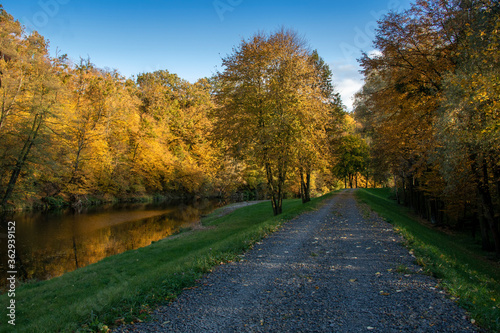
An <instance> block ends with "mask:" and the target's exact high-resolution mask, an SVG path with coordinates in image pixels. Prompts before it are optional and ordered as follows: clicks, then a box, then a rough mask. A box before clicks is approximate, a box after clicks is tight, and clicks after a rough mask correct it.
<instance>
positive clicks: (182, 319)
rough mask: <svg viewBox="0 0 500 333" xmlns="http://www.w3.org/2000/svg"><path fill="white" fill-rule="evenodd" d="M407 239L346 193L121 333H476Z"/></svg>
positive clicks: (298, 220)
mask: <svg viewBox="0 0 500 333" xmlns="http://www.w3.org/2000/svg"><path fill="white" fill-rule="evenodd" d="M401 241H402V239H401V238H400V236H398V235H397V234H395V233H394V231H393V229H392V226H391V225H390V224H388V223H387V222H385V221H383V220H382V219H380V218H378V217H377V216H376V215H374V214H366V213H365V214H364V215H363V214H362V213H361V211H360V209H359V206H358V205H357V203H356V201H355V199H354V196H353V191H344V192H341V193H340V194H338V195H337V196H335V197H334V198H333V199H331V200H329V201H327V202H326V203H325V204H324V205H323V206H322V207H321V208H319V209H318V210H316V211H314V212H310V213H306V214H303V215H301V216H299V217H297V218H295V219H293V220H292V221H290V222H288V223H286V224H285V225H284V226H283V228H282V229H280V230H279V231H278V232H276V233H274V234H272V235H271V236H269V237H268V238H266V239H265V240H264V241H263V242H261V243H258V244H256V246H255V247H254V248H253V249H252V250H250V251H248V252H247V253H246V254H245V255H244V257H243V260H242V261H240V262H235V263H230V264H227V265H223V266H220V267H218V268H216V269H215V270H214V272H212V273H210V274H208V275H207V276H206V277H205V278H203V280H202V281H201V283H200V284H199V285H198V287H197V288H195V289H192V290H186V291H185V292H184V293H182V294H181V295H180V296H179V298H178V299H177V300H176V301H174V302H172V303H171V304H169V305H166V306H163V307H161V308H159V309H158V310H157V311H156V312H155V314H154V317H153V321H151V322H147V323H139V324H136V325H133V326H123V327H120V328H119V329H118V330H117V332H477V331H478V328H477V327H475V326H474V325H472V324H471V323H470V320H469V319H468V318H467V316H466V313H465V311H463V310H462V309H460V308H459V307H458V306H457V305H456V304H455V303H454V302H453V301H452V300H450V299H449V298H448V297H447V295H446V294H445V292H444V291H442V290H440V289H439V288H437V286H436V285H437V281H436V280H435V279H433V278H431V277H428V276H425V275H423V274H421V273H420V267H419V266H416V265H415V264H414V258H413V257H412V255H411V254H409V253H408V250H406V249H405V248H404V247H403V246H402V245H401Z"/></svg>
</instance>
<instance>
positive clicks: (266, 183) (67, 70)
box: [0, 7, 352, 214]
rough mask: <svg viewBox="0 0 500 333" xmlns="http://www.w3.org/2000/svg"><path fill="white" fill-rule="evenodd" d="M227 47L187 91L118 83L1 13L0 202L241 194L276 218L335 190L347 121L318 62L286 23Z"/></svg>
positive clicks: (169, 79)
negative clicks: (216, 65) (263, 200)
mask: <svg viewBox="0 0 500 333" xmlns="http://www.w3.org/2000/svg"><path fill="white" fill-rule="evenodd" d="M235 50H236V51H235V53H234V54H233V55H230V56H228V57H227V58H226V59H223V65H224V68H225V69H224V71H223V72H221V73H218V74H217V75H215V76H214V77H211V78H203V79H200V80H198V81H197V82H195V83H189V82H187V81H185V80H183V79H181V78H180V77H178V76H177V75H176V74H173V73H169V72H168V71H167V70H158V71H155V72H152V73H141V74H139V75H137V77H135V78H133V79H126V78H124V77H123V76H121V75H120V74H119V73H118V72H116V71H111V70H103V69H100V68H96V67H95V65H93V64H92V63H91V61H90V59H80V61H79V62H78V63H73V62H72V61H71V60H70V59H68V57H67V56H66V55H62V56H58V57H55V58H54V57H51V56H50V55H49V52H48V42H47V41H46V40H45V39H44V37H43V36H41V35H39V34H38V33H37V32H36V31H35V32H32V33H31V34H29V35H28V34H26V33H25V31H24V28H23V27H22V26H21V25H20V23H19V22H18V21H16V20H15V19H14V18H13V17H12V16H11V15H9V14H8V13H7V12H6V11H5V10H3V8H1V7H0V108H1V109H0V206H1V207H2V208H3V209H12V208H16V207H23V206H25V207H27V206H39V207H57V206H61V205H64V204H68V203H71V204H76V205H80V204H85V203H87V202H91V201H92V200H96V199H98V200H104V201H109V200H114V199H116V198H120V199H134V198H141V197H144V196H148V195H149V196H151V195H163V196H171V197H196V196H230V195H231V194H233V193H235V192H246V194H247V195H249V196H250V197H254V198H255V197H269V198H270V199H271V202H272V203H273V211H274V212H275V214H279V213H280V212H281V201H282V199H283V198H284V197H285V196H287V195H293V196H300V197H301V198H302V200H303V202H307V201H309V200H310V198H311V197H312V196H315V195H318V194H322V193H325V192H328V191H330V190H332V189H334V188H336V187H338V186H339V185H340V184H341V183H342V182H341V181H338V178H337V177H336V175H335V174H334V173H333V161H334V150H335V143H336V142H337V141H338V140H340V137H341V136H342V135H344V133H343V131H344V132H345V128H347V127H349V126H347V125H346V123H348V122H350V121H352V119H351V118H349V116H348V115H346V113H345V111H344V109H343V106H342V102H341V99H340V95H339V94H338V93H336V92H335V91H334V88H333V85H332V83H331V75H332V72H331V70H330V68H329V66H328V65H327V64H326V63H325V61H324V60H323V59H322V58H321V57H320V56H319V55H318V53H317V52H316V51H311V50H310V49H309V47H308V46H307V43H306V42H305V41H303V40H301V39H300V38H299V37H298V35H297V34H296V33H295V32H293V31H288V30H284V29H281V30H279V31H277V32H275V33H272V34H263V33H261V34H256V35H255V36H253V37H251V38H250V39H248V40H242V42H241V44H240V46H239V47H237V48H235ZM258 103H260V104H258Z"/></svg>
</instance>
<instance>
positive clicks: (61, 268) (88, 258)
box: [0, 200, 218, 286]
mask: <svg viewBox="0 0 500 333" xmlns="http://www.w3.org/2000/svg"><path fill="white" fill-rule="evenodd" d="M216 206H218V203H217V202H214V201H209V200H203V201H199V202H196V203H191V204H183V203H178V204H175V205H172V204H170V205H161V206H159V205H127V206H119V207H112V208H110V207H102V208H100V209H94V210H88V211H85V212H81V213H78V212H75V211H60V212H52V213H31V214H16V215H14V216H10V217H5V216H4V217H3V218H2V225H1V226H2V229H1V230H0V234H5V233H6V232H4V229H3V228H5V227H6V222H7V221H8V220H15V221H16V250H17V254H18V260H17V261H18V262H17V266H18V267H17V269H18V276H19V277H24V278H25V279H37V280H45V279H50V278H52V277H56V276H60V275H62V274H64V273H65V272H69V271H72V270H74V269H76V268H79V267H84V266H87V265H89V264H92V263H95V262H97V261H99V260H101V259H103V258H105V257H108V256H110V255H114V254H118V253H121V252H124V251H128V250H133V249H137V248H140V247H144V246H147V245H150V244H151V242H154V241H157V240H160V239H162V238H165V237H167V236H169V235H172V234H174V233H175V232H177V231H178V230H179V228H181V227H187V226H189V225H192V224H194V223H196V222H197V221H199V218H200V215H203V214H207V213H208V212H210V211H211V210H213V209H214V208H215V207H216ZM0 240H1V241H0V243H1V245H0V246H1V247H2V252H0V253H2V255H1V256H2V262H1V265H0V271H1V272H2V273H5V272H6V271H7V269H6V268H7V267H6V264H7V258H6V256H7V253H6V246H7V245H6V239H5V238H0ZM4 251H5V254H4ZM21 265H22V267H21ZM0 279H1V280H0V281H1V282H0V285H1V286H3V285H5V283H4V281H6V277H5V276H2V277H0Z"/></svg>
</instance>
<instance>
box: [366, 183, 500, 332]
mask: <svg viewBox="0 0 500 333" xmlns="http://www.w3.org/2000/svg"><path fill="white" fill-rule="evenodd" d="M390 195H391V193H390V189H370V190H358V191H357V196H358V198H359V199H360V200H361V201H362V202H364V203H366V204H368V205H369V206H370V207H371V208H372V209H373V210H374V211H375V212H377V213H378V214H379V215H380V216H382V217H383V218H385V219H386V220H387V221H388V222H390V223H391V224H393V225H394V226H395V228H396V230H397V231H398V232H400V233H401V234H402V235H403V236H404V238H405V239H406V245H407V247H408V248H409V249H410V250H413V253H414V254H415V256H416V257H417V262H418V264H420V265H421V266H423V267H424V268H425V270H426V271H427V272H428V273H429V274H432V275H433V276H435V277H437V278H438V279H439V280H440V284H441V285H442V286H443V287H444V288H445V289H446V290H447V291H448V292H449V293H450V294H451V295H452V296H454V297H457V298H458V299H457V302H458V303H459V304H460V306H462V307H463V308H465V309H466V310H467V311H468V312H469V313H470V315H471V318H473V320H474V321H475V322H476V323H477V324H479V325H480V326H482V327H484V328H486V329H488V330H491V331H493V332H500V265H499V264H498V263H497V262H494V261H491V260H488V259H487V258H486V254H485V253H483V252H482V251H481V250H480V249H479V248H478V247H477V246H476V245H475V244H474V242H473V240H472V239H468V238H467V237H466V236H464V235H450V234H448V233H444V232H441V231H439V230H436V229H433V228H432V227H429V226H426V225H424V224H421V223H419V222H418V221H417V219H415V218H414V217H412V213H411V212H410V210H409V209H407V208H406V207H403V206H400V205H398V204H397V203H396V202H395V201H393V200H390V199H389V196H390Z"/></svg>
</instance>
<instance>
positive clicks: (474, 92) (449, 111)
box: [356, 0, 500, 253]
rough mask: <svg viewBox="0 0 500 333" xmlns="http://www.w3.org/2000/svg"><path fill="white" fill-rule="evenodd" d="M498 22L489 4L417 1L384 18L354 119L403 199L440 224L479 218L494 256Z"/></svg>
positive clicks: (497, 238)
mask: <svg viewBox="0 0 500 333" xmlns="http://www.w3.org/2000/svg"><path fill="white" fill-rule="evenodd" d="M498 17H499V6H498V3H497V2H494V1H489V0H474V1H448V2H445V1H438V0H429V1H417V2H416V3H415V4H414V5H413V6H412V8H411V9H410V10H407V11H405V12H403V13H391V14H389V15H387V16H386V17H384V18H383V19H382V20H381V22H380V27H379V30H378V32H377V37H376V40H375V46H376V48H377V49H378V50H380V54H378V55H374V56H371V57H370V56H368V55H365V56H364V57H363V59H361V64H362V66H363V68H364V73H365V77H366V82H365V87H364V89H363V91H362V92H361V94H360V95H358V101H360V102H359V103H357V107H356V114H357V116H358V117H359V118H358V119H360V120H361V121H362V122H363V123H364V124H365V126H366V127H367V128H368V129H369V131H370V135H371V139H372V140H373V145H374V148H375V149H376V150H377V152H378V154H380V156H383V158H382V159H380V160H381V161H383V163H381V165H384V166H385V167H388V168H390V169H391V170H392V172H393V174H394V176H395V179H396V185H397V186H398V187H399V188H400V189H401V191H400V193H401V194H402V196H401V197H400V199H401V201H403V202H405V203H406V204H407V205H409V206H411V207H413V208H414V209H415V210H416V211H417V212H419V213H420V214H421V215H422V216H424V217H427V218H429V219H430V220H431V221H433V222H434V223H438V224H439V223H445V221H447V220H449V217H450V216H453V215H456V212H457V211H459V212H463V213H462V216H461V217H460V218H461V219H468V218H470V219H472V220H474V219H475V218H474V217H473V216H474V214H475V215H476V216H479V217H480V218H479V220H483V219H484V221H485V223H484V225H487V226H488V227H487V228H486V229H485V228H483V227H482V226H481V230H482V234H483V244H484V241H485V237H486V243H487V240H488V238H489V236H488V235H491V237H492V238H493V242H494V244H495V249H496V251H497V252H498V253H500V252H499V249H500V245H499V244H500V235H499V230H498V228H499V227H498V217H497V216H498V212H499V204H498V202H499V193H500V191H499V190H498V179H499V177H498V175H499V173H498V156H499V154H498V152H499V151H498V146H499V145H498V133H499V131H498V89H497V87H498V68H499V66H498ZM474 189H475V190H474ZM474 192H475V194H474ZM458 207H459V208H458ZM444 213H447V215H445V214H444ZM495 216H496V217H495ZM456 218H459V217H456ZM480 224H481V225H483V223H482V222H481V223H480ZM485 230H486V232H483V231H485Z"/></svg>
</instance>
